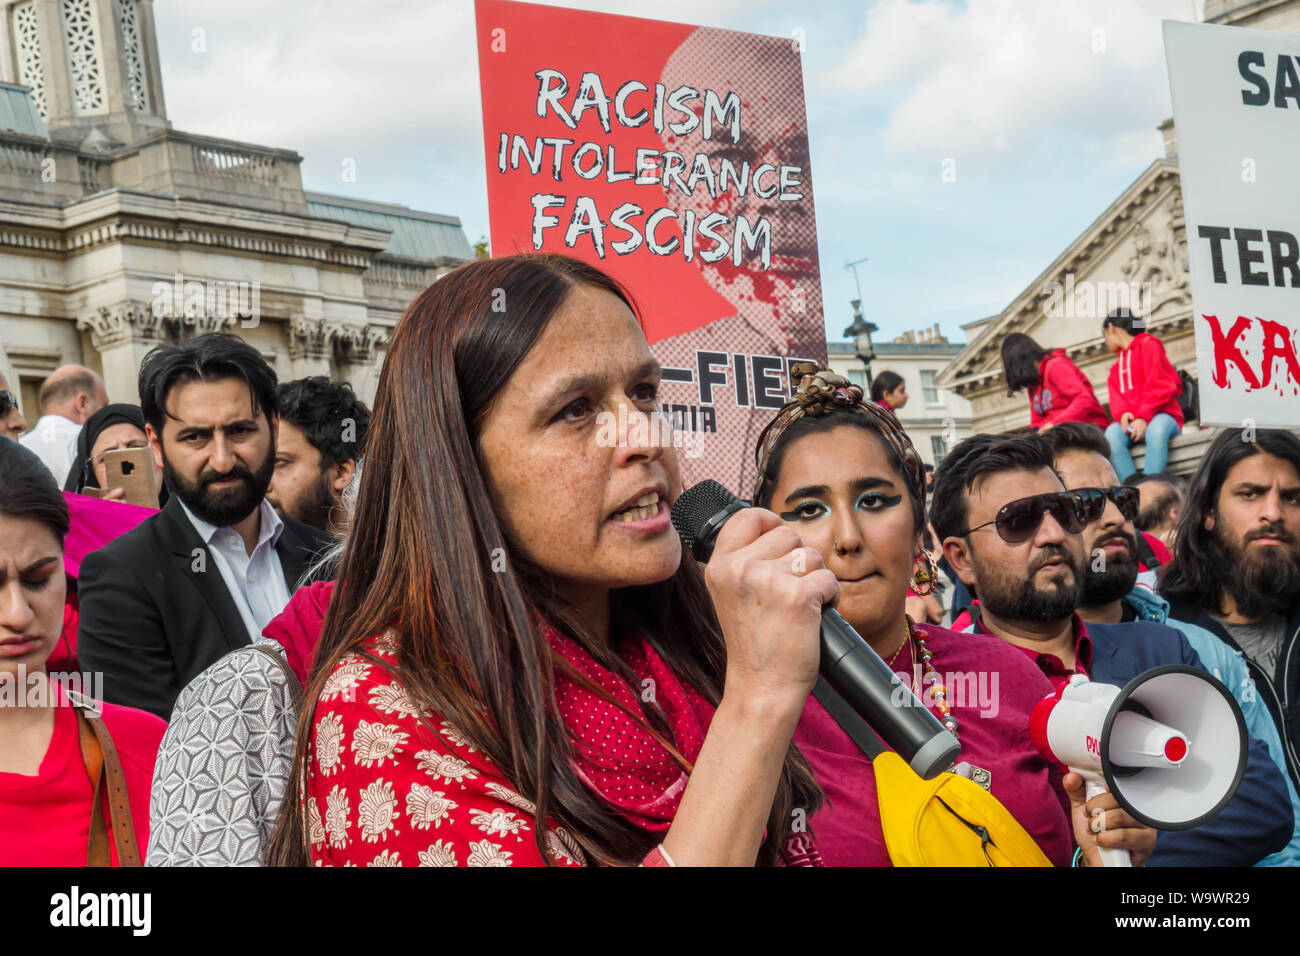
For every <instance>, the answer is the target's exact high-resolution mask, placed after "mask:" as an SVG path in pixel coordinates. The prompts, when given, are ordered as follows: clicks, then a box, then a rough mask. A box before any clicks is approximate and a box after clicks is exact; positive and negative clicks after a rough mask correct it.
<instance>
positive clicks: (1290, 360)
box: [1259, 319, 1300, 394]
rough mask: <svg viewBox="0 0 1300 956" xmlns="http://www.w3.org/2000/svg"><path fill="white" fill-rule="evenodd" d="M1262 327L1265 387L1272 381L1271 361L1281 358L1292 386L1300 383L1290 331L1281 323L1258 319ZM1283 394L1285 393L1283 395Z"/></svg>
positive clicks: (1263, 383)
mask: <svg viewBox="0 0 1300 956" xmlns="http://www.w3.org/2000/svg"><path fill="white" fill-rule="evenodd" d="M1259 323H1260V325H1262V326H1263V327H1264V380H1263V382H1261V383H1260V384H1261V385H1267V384H1268V383H1269V382H1270V381H1272V379H1273V360H1274V359H1276V358H1281V359H1282V361H1283V362H1284V363H1286V373H1287V376H1288V377H1289V378H1290V379H1291V383H1292V384H1298V383H1300V359H1297V358H1296V354H1295V343H1293V342H1292V341H1291V330H1290V329H1288V328H1287V327H1286V326H1285V325H1283V324H1282V323H1281V322H1270V321H1269V320H1268V319H1260V320H1259ZM1284 394H1285V393H1284Z"/></svg>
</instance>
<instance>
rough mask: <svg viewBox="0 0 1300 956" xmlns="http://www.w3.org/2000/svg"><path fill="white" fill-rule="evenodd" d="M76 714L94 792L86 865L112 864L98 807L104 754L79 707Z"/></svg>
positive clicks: (82, 748) (83, 757) (82, 749)
mask: <svg viewBox="0 0 1300 956" xmlns="http://www.w3.org/2000/svg"><path fill="white" fill-rule="evenodd" d="M74 710H75V711H76V714H77V736H78V738H79V739H80V741H81V759H82V760H83V761H84V762H85V764H86V774H87V776H89V777H90V792H91V793H92V794H94V796H93V797H92V798H91V801H90V842H89V844H88V846H87V848H86V865H87V866H112V857H111V855H110V854H109V851H108V827H106V826H105V825H104V814H103V813H102V812H101V810H100V808H99V792H100V790H102V789H103V787H102V782H103V781H102V775H103V770H104V754H103V752H102V751H101V750H100V749H99V740H98V739H97V738H96V737H95V732H94V731H93V730H91V729H90V722H89V721H87V720H86V719H85V718H84V717H82V715H81V709H80V708H74Z"/></svg>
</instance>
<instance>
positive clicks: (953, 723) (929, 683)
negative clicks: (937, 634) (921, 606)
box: [889, 617, 961, 740]
mask: <svg viewBox="0 0 1300 956" xmlns="http://www.w3.org/2000/svg"><path fill="white" fill-rule="evenodd" d="M912 643H915V644H916V654H915V655H914V656H913V657H912V666H911V671H912V693H914V694H916V696H917V697H919V698H921V702H922V703H924V702H925V697H924V696H923V695H924V693H925V689H926V688H929V687H933V688H934V690H933V691H932V692H931V696H932V697H933V698H934V709H935V710H937V711H938V712H939V723H941V724H943V727H944V729H945V730H947V731H949V732H950V733H951V734H952V735H953V736H954V737H957V738H958V740H960V739H961V738H960V736H959V735H958V733H957V718H956V717H954V716H953V715H952V706H951V705H950V704H949V703H948V689H947V688H946V687H944V686H943V684H942V683H941V682H940V680H939V672H938V671H937V670H935V668H934V652H933V651H931V650H930V649H929V648H928V647H927V646H926V643H925V632H924V631H922V630H920V629H919V628H918V627H917V626H916V625H915V624H913V623H912V619H911V618H910V617H909V618H907V636H906V637H904V638H903V643H902V644H900V645H899V647H898V650H897V651H895V652H894V657H893V659H891V660H890V662H889V667H890V669H891V670H892V669H893V667H894V661H895V660H897V659H898V655H899V654H900V653H902V650H903V648H904V647H909V646H911V644H912ZM918 662H919V663H920V664H921V669H922V673H921V687H920V688H918V687H917V686H916V665H917V663H918Z"/></svg>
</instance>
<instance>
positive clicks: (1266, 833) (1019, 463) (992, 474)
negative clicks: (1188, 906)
mask: <svg viewBox="0 0 1300 956" xmlns="http://www.w3.org/2000/svg"><path fill="white" fill-rule="evenodd" d="M1052 465H1053V454H1052V448H1051V446H1050V445H1048V444H1047V442H1046V441H1045V440H1044V439H1043V438H1042V437H1041V436H1038V435H1010V436H1008V435H975V436H972V437H971V438H967V439H966V440H965V441H962V442H961V443H959V444H958V445H957V446H956V447H955V448H954V449H953V450H952V451H951V452H949V453H948V456H947V457H946V458H945V459H944V460H943V463H942V464H941V465H940V466H939V468H938V470H937V471H936V472H935V479H934V497H933V501H934V504H933V505H932V506H931V509H930V521H931V524H932V525H933V527H934V529H935V533H936V534H937V535H938V536H939V538H940V540H941V541H942V545H943V553H944V556H945V557H946V558H947V559H948V563H949V564H950V565H951V566H952V568H953V570H954V571H955V572H956V574H957V575H958V577H960V579H961V581H962V583H963V584H965V585H966V586H967V587H968V588H970V589H971V591H972V592H973V593H974V594H975V596H976V598H977V600H978V602H979V603H978V605H977V606H976V607H975V608H973V609H972V610H973V614H974V616H975V620H974V623H973V624H971V626H970V628H969V629H970V630H977V631H980V632H981V633H985V634H992V635H994V636H996V637H999V638H1001V639H1002V640H1004V641H1006V642H1007V643H1009V644H1012V645H1014V646H1016V647H1018V648H1020V649H1021V650H1022V651H1023V652H1024V653H1025V654H1027V655H1028V656H1029V657H1030V658H1031V659H1032V660H1033V661H1034V662H1035V663H1036V664H1037V665H1038V666H1039V668H1041V669H1042V670H1043V672H1044V673H1046V674H1047V676H1048V677H1049V678H1051V679H1052V680H1054V681H1057V680H1064V679H1066V678H1068V677H1070V676H1071V675H1073V674H1076V673H1085V674H1087V675H1088V676H1089V677H1090V678H1091V679H1092V680H1095V681H1099V682H1101V683H1105V684H1115V685H1118V686H1120V687H1122V686H1124V685H1125V684H1127V683H1128V682H1129V681H1130V680H1131V679H1132V678H1134V677H1136V676H1137V675H1138V674H1141V673H1142V672H1144V671H1147V670H1150V669H1151V668H1153V667H1159V666H1161V665H1165V664H1180V665H1184V666H1191V667H1202V664H1201V661H1200V658H1198V657H1197V656H1196V652H1195V651H1193V650H1192V648H1191V647H1190V646H1189V645H1188V643H1187V641H1186V639H1185V638H1184V637H1183V636H1182V635H1181V634H1179V633H1178V632H1177V631H1175V630H1174V629H1172V628H1169V627H1164V626H1162V625H1159V624H1154V623H1151V622H1148V621H1134V622H1132V623H1129V624H1085V622H1084V621H1083V619H1082V618H1080V617H1079V615H1078V614H1076V613H1075V611H1076V609H1077V608H1078V606H1079V602H1080V600H1081V599H1082V597H1083V587H1084V550H1083V540H1082V539H1081V537H1080V532H1081V531H1083V529H1084V527H1085V526H1086V525H1087V524H1088V522H1089V521H1094V520H1096V519H1097V518H1099V517H1100V515H1101V509H1100V508H1098V507H1096V505H1097V504H1098V502H1099V499H1098V498H1097V496H1091V495H1087V496H1085V495H1081V494H1078V493H1070V492H1066V490H1065V486H1064V485H1063V484H1062V482H1061V479H1060V477H1058V475H1057V474H1056V472H1055V470H1054V469H1053V467H1052ZM1026 732H1028V728H1026ZM1288 796H1289V795H1288V793H1287V788H1286V784H1285V780H1284V778H1283V776H1282V774H1281V772H1280V771H1279V770H1278V767H1277V765H1276V764H1275V763H1273V761H1272V760H1271V759H1269V754H1268V748H1267V747H1265V746H1264V744H1263V743H1261V742H1260V741H1258V740H1255V739H1254V738H1251V740H1250V744H1249V755H1248V758H1247V762H1246V768H1245V771H1244V773H1243V774H1242V778H1241V783H1240V785H1239V786H1238V788H1237V792H1236V794H1235V795H1234V796H1233V798H1232V799H1231V800H1230V801H1228V803H1227V805H1226V806H1225V807H1224V808H1223V809H1222V810H1221V811H1220V812H1219V813H1218V814H1217V815H1216V816H1215V817H1213V818H1212V819H1211V820H1209V821H1208V822H1206V823H1203V824H1201V825H1200V826H1198V827H1193V828H1191V829H1188V830H1182V831H1177V832H1163V833H1161V834H1160V838H1159V839H1158V840H1157V841H1156V849H1155V852H1154V853H1153V854H1152V855H1151V859H1150V861H1149V862H1148V865H1149V866H1251V865H1254V864H1255V863H1258V862H1259V861H1260V860H1262V859H1264V858H1265V857H1267V856H1268V855H1269V854H1271V853H1276V852H1278V851H1280V850H1281V849H1282V848H1283V847H1285V846H1286V845H1287V843H1288V842H1289V841H1290V839H1291V835H1292V830H1293V828H1294V820H1293V815H1292V812H1291V806H1290V803H1289V800H1288Z"/></svg>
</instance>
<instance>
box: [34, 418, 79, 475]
mask: <svg viewBox="0 0 1300 956" xmlns="http://www.w3.org/2000/svg"><path fill="white" fill-rule="evenodd" d="M80 434H81V426H80V425H78V424H77V423H76V422H73V421H69V420H68V419H66V418H64V417H63V416H62V415H42V416H41V417H40V419H39V420H38V421H37V422H36V427H35V428H33V429H32V430H31V431H30V432H28V433H27V434H26V435H24V436H23V437H22V438H20V439H18V440H19V441H20V442H22V444H23V446H24V447H25V448H26V449H27V450H28V451H30V452H34V453H35V455H36V457H37V458H39V459H40V460H41V461H43V462H44V463H45V467H46V468H48V469H50V474H52V475H53V476H54V480H55V481H56V482H58V485H59V487H60V488H62V487H63V483H64V482H65V481H67V480H68V472H69V471H71V470H72V463H73V462H74V461H76V459H77V436H78V435H80Z"/></svg>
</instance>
